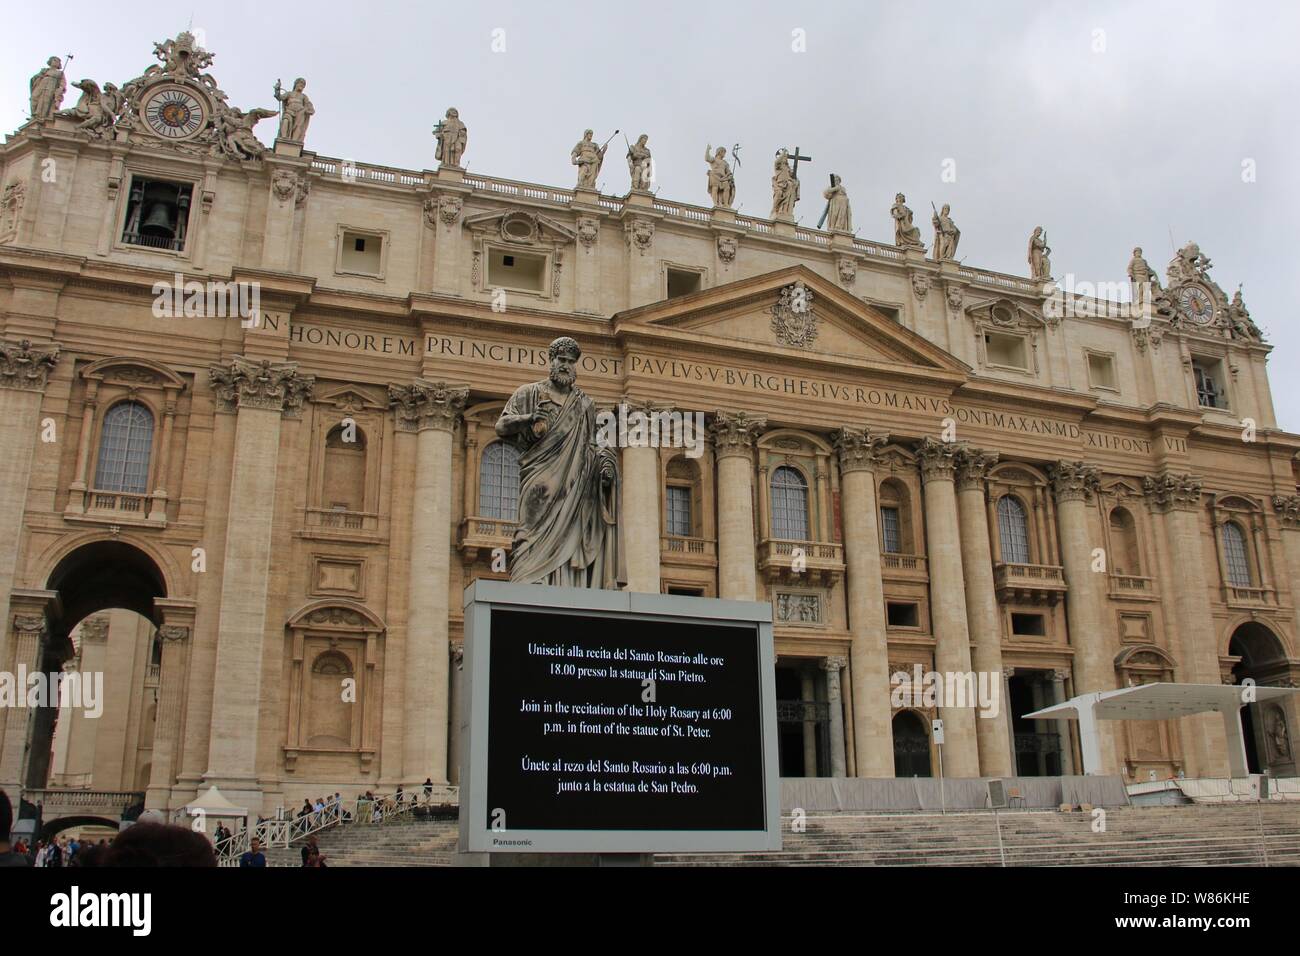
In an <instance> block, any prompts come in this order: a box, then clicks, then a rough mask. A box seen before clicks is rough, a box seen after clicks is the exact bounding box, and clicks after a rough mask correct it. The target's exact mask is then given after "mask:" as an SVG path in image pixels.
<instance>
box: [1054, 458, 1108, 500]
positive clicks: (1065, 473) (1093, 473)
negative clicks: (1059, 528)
mask: <svg viewBox="0 0 1300 956" xmlns="http://www.w3.org/2000/svg"><path fill="white" fill-rule="evenodd" d="M1047 477H1048V478H1049V479H1051V482H1052V491H1053V492H1054V493H1055V495H1056V500H1057V501H1091V500H1092V496H1093V494H1094V493H1095V492H1096V491H1097V488H1098V487H1099V486H1100V485H1101V471H1100V470H1099V469H1098V468H1097V466H1096V465H1089V464H1088V463H1087V462H1082V461H1058V462H1057V463H1056V464H1055V465H1052V466H1051V467H1049V468H1048V469H1047Z"/></svg>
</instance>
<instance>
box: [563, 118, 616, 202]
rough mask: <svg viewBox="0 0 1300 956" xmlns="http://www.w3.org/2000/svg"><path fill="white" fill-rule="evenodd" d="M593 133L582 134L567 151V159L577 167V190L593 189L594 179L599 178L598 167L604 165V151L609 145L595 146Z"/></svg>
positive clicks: (589, 131)
mask: <svg viewBox="0 0 1300 956" xmlns="http://www.w3.org/2000/svg"><path fill="white" fill-rule="evenodd" d="M594 136H595V134H594V132H593V131H592V130H587V131H586V132H584V133H583V134H582V139H580V140H578V143H577V145H576V146H574V147H573V149H571V150H570V151H569V159H570V161H572V163H573V165H575V166H577V167H578V185H577V186H576V187H575V188H577V189H595V188H596V179H597V178H598V177H599V176H600V167H601V166H602V165H604V163H605V150H606V149H608V148H609V144H608V143H606V144H605V145H604V146H597V145H596V141H595V139H594Z"/></svg>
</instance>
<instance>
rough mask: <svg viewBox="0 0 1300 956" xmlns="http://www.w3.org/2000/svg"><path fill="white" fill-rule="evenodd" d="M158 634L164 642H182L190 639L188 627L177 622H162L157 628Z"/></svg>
mask: <svg viewBox="0 0 1300 956" xmlns="http://www.w3.org/2000/svg"><path fill="white" fill-rule="evenodd" d="M158 636H159V637H160V638H162V640H163V641H164V643H168V644H171V643H183V642H185V641H188V640H189V639H190V629H189V628H188V627H182V626H181V625H179V624H164V625H163V626H162V627H160V628H158Z"/></svg>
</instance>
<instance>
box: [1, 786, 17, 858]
mask: <svg viewBox="0 0 1300 956" xmlns="http://www.w3.org/2000/svg"><path fill="white" fill-rule="evenodd" d="M13 826H14V805H13V804H12V803H10V802H9V794H7V793H5V792H4V791H3V790H0V846H7V845H8V843H9V831H10V830H12V829H13Z"/></svg>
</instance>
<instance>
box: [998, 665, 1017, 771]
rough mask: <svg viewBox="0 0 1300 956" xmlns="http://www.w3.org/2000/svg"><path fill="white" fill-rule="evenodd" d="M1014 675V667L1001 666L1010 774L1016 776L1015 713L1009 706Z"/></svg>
mask: <svg viewBox="0 0 1300 956" xmlns="http://www.w3.org/2000/svg"><path fill="white" fill-rule="evenodd" d="M1015 676H1016V669H1015V668H1014V667H1006V666H1004V667H1003V668H1002V699H1003V700H1005V701H1006V710H1007V739H1008V740H1009V741H1010V742H1011V776H1013V777H1015V776H1018V775H1019V773H1020V768H1019V767H1017V766H1016V724H1015V720H1016V715H1015V711H1014V710H1013V709H1012V707H1011V678H1013V677H1015Z"/></svg>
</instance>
